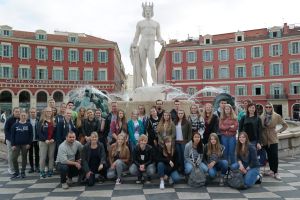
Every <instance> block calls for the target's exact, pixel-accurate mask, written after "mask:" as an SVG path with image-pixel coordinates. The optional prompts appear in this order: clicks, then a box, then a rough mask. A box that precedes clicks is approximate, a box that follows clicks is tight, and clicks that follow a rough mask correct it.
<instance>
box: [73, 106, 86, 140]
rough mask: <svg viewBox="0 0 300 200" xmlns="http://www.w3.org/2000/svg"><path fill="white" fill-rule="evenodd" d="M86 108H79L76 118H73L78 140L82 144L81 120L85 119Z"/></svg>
mask: <svg viewBox="0 0 300 200" xmlns="http://www.w3.org/2000/svg"><path fill="white" fill-rule="evenodd" d="M86 118H87V117H86V109H85V108H84V107H81V108H79V111H78V114H77V118H76V120H75V127H76V129H77V131H78V135H79V136H78V138H77V139H78V141H79V142H80V143H82V144H84V141H85V138H84V135H83V130H82V129H83V121H84V119H86Z"/></svg>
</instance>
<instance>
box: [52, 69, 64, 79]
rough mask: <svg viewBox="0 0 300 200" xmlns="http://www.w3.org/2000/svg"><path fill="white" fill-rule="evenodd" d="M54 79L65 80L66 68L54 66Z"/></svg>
mask: <svg viewBox="0 0 300 200" xmlns="http://www.w3.org/2000/svg"><path fill="white" fill-rule="evenodd" d="M52 80H54V81H61V80H64V70H63V69H62V68H53V71H52Z"/></svg>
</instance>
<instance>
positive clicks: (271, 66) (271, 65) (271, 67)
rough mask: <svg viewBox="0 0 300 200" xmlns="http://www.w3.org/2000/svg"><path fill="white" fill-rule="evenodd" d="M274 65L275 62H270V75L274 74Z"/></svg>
mask: <svg viewBox="0 0 300 200" xmlns="http://www.w3.org/2000/svg"><path fill="white" fill-rule="evenodd" d="M273 68H274V67H273V64H270V76H273V70H274V69H273Z"/></svg>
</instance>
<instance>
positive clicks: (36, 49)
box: [35, 48, 39, 60]
mask: <svg viewBox="0 0 300 200" xmlns="http://www.w3.org/2000/svg"><path fill="white" fill-rule="evenodd" d="M35 59H37V60H39V48H35Z"/></svg>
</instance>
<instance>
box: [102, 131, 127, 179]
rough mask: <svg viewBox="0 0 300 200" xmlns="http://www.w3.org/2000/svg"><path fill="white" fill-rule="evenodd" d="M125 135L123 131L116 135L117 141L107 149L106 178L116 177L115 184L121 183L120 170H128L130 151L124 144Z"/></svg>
mask: <svg viewBox="0 0 300 200" xmlns="http://www.w3.org/2000/svg"><path fill="white" fill-rule="evenodd" d="M126 139H127V136H126V135H125V134H123V133H121V134H119V135H118V136H117V141H116V142H115V143H113V144H112V145H111V147H110V149H109V154H108V160H109V163H110V168H109V169H108V172H107V178H109V179H113V178H116V185H120V184H121V183H122V180H121V178H122V172H123V171H125V170H128V164H129V160H130V151H129V148H128V146H127V145H126Z"/></svg>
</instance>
